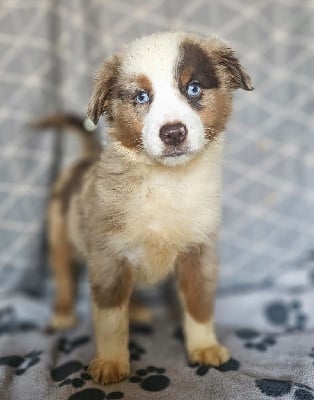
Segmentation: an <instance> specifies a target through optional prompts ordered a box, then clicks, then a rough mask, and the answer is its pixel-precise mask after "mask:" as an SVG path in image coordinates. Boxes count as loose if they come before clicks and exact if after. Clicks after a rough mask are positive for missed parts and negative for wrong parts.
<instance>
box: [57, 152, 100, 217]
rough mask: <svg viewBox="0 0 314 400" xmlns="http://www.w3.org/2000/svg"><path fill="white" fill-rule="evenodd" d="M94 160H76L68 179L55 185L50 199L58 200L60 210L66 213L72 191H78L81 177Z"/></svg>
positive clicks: (81, 180)
mask: <svg viewBox="0 0 314 400" xmlns="http://www.w3.org/2000/svg"><path fill="white" fill-rule="evenodd" d="M94 162H95V160H94V159H90V158H86V159H83V160H81V161H78V162H77V163H76V164H75V165H74V166H73V167H72V168H71V172H70V174H69V177H68V179H67V180H66V181H65V182H63V183H62V186H61V187H57V188H56V189H55V190H54V191H53V192H52V194H51V199H58V200H60V204H61V212H62V213H63V214H66V212H67V211H68V209H69V205H70V200H71V198H72V196H73V194H74V193H76V192H79V191H80V189H81V186H82V183H83V177H84V175H85V174H86V172H87V171H88V169H89V168H90V167H91V166H92V165H93V164H94Z"/></svg>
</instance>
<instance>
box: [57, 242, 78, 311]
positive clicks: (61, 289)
mask: <svg viewBox="0 0 314 400" xmlns="http://www.w3.org/2000/svg"><path fill="white" fill-rule="evenodd" d="M50 261H51V266H52V269H53V272H54V278H55V291H56V294H55V299H56V300H55V304H54V312H55V313H56V314H63V315H65V314H72V313H73V312H74V300H75V290H76V279H75V278H76V275H77V274H76V270H75V265H74V253H73V248H72V246H70V245H69V244H68V243H61V244H60V245H58V246H53V247H52V248H51V254H50Z"/></svg>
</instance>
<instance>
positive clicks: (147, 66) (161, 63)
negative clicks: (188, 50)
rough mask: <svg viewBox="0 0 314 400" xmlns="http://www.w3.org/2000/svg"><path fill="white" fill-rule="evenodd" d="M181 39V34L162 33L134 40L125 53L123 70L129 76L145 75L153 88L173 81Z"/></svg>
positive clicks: (182, 36) (182, 35)
mask: <svg viewBox="0 0 314 400" xmlns="http://www.w3.org/2000/svg"><path fill="white" fill-rule="evenodd" d="M183 38H184V34H183V33H179V32H163V33H156V34H153V35H150V36H145V37H143V38H141V39H137V40H135V41H134V42H132V43H131V44H130V45H129V46H128V48H127V50H126V52H125V59H124V63H123V69H124V70H125V72H126V73H128V74H131V75H134V74H135V75H141V74H143V75H146V76H147V77H148V78H149V79H150V80H151V81H152V83H153V85H155V86H156V85H158V84H160V83H163V82H165V81H168V83H169V80H172V81H173V77H174V76H173V73H174V69H175V64H176V62H177V60H178V55H179V47H180V43H181V41H182V39H183Z"/></svg>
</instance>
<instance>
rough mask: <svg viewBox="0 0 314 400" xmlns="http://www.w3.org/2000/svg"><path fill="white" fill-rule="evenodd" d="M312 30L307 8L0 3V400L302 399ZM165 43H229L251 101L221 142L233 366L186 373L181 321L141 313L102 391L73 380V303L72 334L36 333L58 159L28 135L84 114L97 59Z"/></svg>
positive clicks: (78, 374)
mask: <svg viewBox="0 0 314 400" xmlns="http://www.w3.org/2000/svg"><path fill="white" fill-rule="evenodd" d="M313 18H314V1H313V0H302V1H300V0H277V1H274V0H264V1H260V0H251V1H247V0H221V1H213V0H193V1H191V0H182V1H181V0H180V1H179V0H173V1H172V0H171V1H167V0H150V1H139V0H106V1H104V0H103V1H99V0H89V1H78V0H67V1H61V0H55V1H51V0H41V1H37V0H14V1H12V0H0V400H7V399H10V400H11V399H12V400H36V399H39V400H46V399H52V400H69V399H71V400H84V399H85V400H86V399H88V400H98V399H119V398H124V399H130V400H141V399H169V400H173V399H179V400H181V399H195V400H203V399H204V400H205V399H206V400H207V399H218V400H220V399H222V400H225V399H227V400H228V399H230V400H231V399H232V400H234V399H241V400H243V399H244V400H245V399H248V400H251V399H269V400H271V399H273V398H278V399H294V400H301V399H302V400H308V399H314V365H313V363H314V334H313V333H312V331H313V325H314V312H313V304H314V302H313V300H314V299H313V296H314V290H313V289H314V288H313V286H314V285H313V282H314V250H313V237H314V178H313V177H314V162H313V160H314V141H313V128H314V121H313V104H314V102H313V93H314V92H313V88H312V86H313V71H314V64H313V63H314V57H313V37H314V31H313V27H314V24H313ZM173 28H180V29H183V30H189V31H195V32H197V33H201V34H204V35H208V34H211V33H216V34H218V35H220V36H221V37H223V38H225V39H227V40H229V41H230V42H231V43H232V46H233V47H234V48H235V49H237V51H238V53H239V56H240V59H241V62H242V63H243V65H244V66H245V67H246V69H247V70H248V72H249V73H250V75H251V76H252V79H253V82H254V86H255V91H254V92H251V93H244V92H242V93H240V92H239V93H237V94H236V96H235V102H234V104H235V106H234V114H233V118H232V121H230V124H229V126H228V128H227V132H226V156H225V162H224V190H223V193H224V198H223V205H224V208H223V227H222V235H221V242H220V243H221V246H220V256H221V269H220V278H221V279H220V285H219V293H218V300H217V325H218V334H219V337H220V339H221V341H222V342H223V343H225V344H226V345H228V346H229V347H230V349H231V351H232V356H233V358H232V360H231V361H229V362H228V363H227V364H225V365H223V366H222V367H220V368H217V369H215V368H208V367H205V366H200V365H188V362H187V360H186V356H185V353H184V346H183V337H182V333H181V331H180V320H179V318H178V317H175V316H174V315H173V314H169V312H168V311H166V310H167V309H166V307H165V304H164V302H163V301H161V300H160V299H159V300H158V301H157V299H155V301H152V300H150V302H151V303H152V306H153V309H154V314H155V319H154V321H153V322H152V323H151V324H150V325H137V326H136V325H133V326H132V327H131V337H130V352H131V359H132V374H131V376H130V378H129V379H127V380H126V381H124V382H122V383H121V384H118V385H112V386H108V387H105V388H104V387H100V386H96V385H94V384H93V383H92V382H91V380H90V378H89V376H88V374H87V373H86V365H87V363H88V361H89V360H90V359H91V357H92V355H93V352H94V345H93V343H94V342H93V338H92V329H91V323H90V318H89V311H88V305H87V304H88V302H87V301H86V300H84V298H85V299H86V297H87V295H86V294H84V290H83V295H82V300H81V303H80V316H81V319H80V323H79V325H78V326H77V328H75V329H73V330H71V331H68V332H64V333H59V334H51V333H47V332H45V325H46V323H47V321H48V319H49V309H50V299H51V295H50V294H49V293H48V294H46V293H45V290H44V288H45V284H46V283H45V282H47V273H46V271H47V266H46V249H45V246H44V243H45V241H44V231H45V227H44V220H45V218H44V216H45V206H46V198H47V193H48V188H49V187H50V185H51V181H52V178H53V176H54V174H55V172H56V169H57V168H58V167H59V164H60V158H61V157H60V155H61V154H60V153H61V147H62V146H61V144H60V142H59V141H58V139H57V136H56V135H54V134H53V132H47V133H43V134H42V135H38V134H33V133H32V132H29V130H27V128H26V125H27V124H28V123H29V122H30V121H32V120H34V119H36V118H37V117H38V116H42V115H47V114H49V113H54V112H56V111H57V110H66V111H71V110H72V111H74V112H80V113H83V112H84V110H85V108H86V104H87V103H88V100H89V96H90V94H91V87H92V75H93V73H94V72H95V70H96V69H97V67H98V66H99V64H100V62H101V61H102V59H103V58H104V57H105V56H107V55H109V54H111V53H113V52H114V51H116V50H117V49H118V48H119V47H120V46H122V45H123V44H125V43H126V42H127V41H129V40H130V39H133V38H135V37H137V36H139V35H142V34H147V33H150V32H154V31H161V30H167V29H173ZM66 145H67V146H68V147H69V148H70V149H71V150H72V148H73V142H66Z"/></svg>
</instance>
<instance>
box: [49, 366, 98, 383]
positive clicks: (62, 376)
mask: <svg viewBox="0 0 314 400" xmlns="http://www.w3.org/2000/svg"><path fill="white" fill-rule="evenodd" d="M86 370H87V366H83V364H82V363H81V362H80V361H75V360H73V361H68V362H66V363H65V364H62V365H60V366H59V367H56V368H54V369H53V370H52V371H51V377H52V379H53V380H54V381H55V382H60V383H59V386H60V387H61V386H66V385H71V386H72V387H75V388H80V387H82V386H84V385H85V382H87V381H90V380H91V379H92V378H91V376H90V375H89V374H88V373H87V372H86ZM77 372H80V375H79V377H78V376H76V377H74V378H70V376H71V375H73V374H75V373H77Z"/></svg>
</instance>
